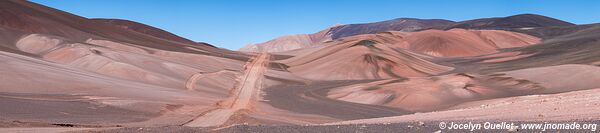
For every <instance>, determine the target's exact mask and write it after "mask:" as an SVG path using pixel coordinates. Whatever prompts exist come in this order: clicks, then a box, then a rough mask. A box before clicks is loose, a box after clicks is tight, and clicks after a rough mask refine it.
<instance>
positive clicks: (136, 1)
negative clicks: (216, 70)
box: [32, 0, 600, 50]
mask: <svg viewBox="0 0 600 133" xmlns="http://www.w3.org/2000/svg"><path fill="white" fill-rule="evenodd" d="M32 1H33V2H36V3H40V4H43V5H46V6H50V7H53V8H57V9H60V10H63V11H67V12H70V13H73V14H77V15H80V16H84V17H88V18H119V19H127V20H133V21H137V22H141V23H144V24H148V25H151V26H154V27H158V28H161V29H164V30H167V31H170V32H172V33H174V34H177V35H180V36H183V37H185V38H188V39H191V40H195V41H202V42H208V43H210V44H213V45H215V46H218V47H223V48H227V49H232V50H237V49H239V48H240V47H243V46H244V45H246V44H249V43H259V42H264V41H268V40H270V39H272V38H275V37H278V36H281V35H286V34H300V33H313V32H317V31H319V30H321V29H324V28H327V27H329V26H332V25H335V24H353V23H367V22H377V21H383V20H389V19H394V18H401V17H412V18H440V19H448V20H453V21H461V20H468V19H475V18H485V17H500V16H510V15H515V14H522V13H534V14H540V15H545V16H549V17H554V18H558V19H561V20H565V21H568V22H572V23H576V24H588V23H598V22H600V15H598V14H600V1H597V0H565V1H558V0H457V1H454V0H452V1H450V0H436V1H434V0H413V1H402V0H255V1H251V0H143V1H140V0H32Z"/></svg>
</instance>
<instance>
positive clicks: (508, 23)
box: [240, 14, 574, 52]
mask: <svg viewBox="0 0 600 133" xmlns="http://www.w3.org/2000/svg"><path fill="white" fill-rule="evenodd" d="M549 26H574V24H572V23H569V22H565V21H562V20H558V19H554V18H550V17H546V16H541V15H535V14H520V15H514V16H508V17H497V18H482V19H474V20H467V21H461V22H454V21H450V20H443V19H415V18H398V19H393V20H388V21H382V22H375V23H365V24H348V25H341V26H334V27H330V28H327V29H325V30H322V31H320V32H318V33H315V34H303V35H287V36H283V37H279V38H275V39H273V40H271V41H267V42H264V43H258V44H250V45H248V46H246V47H244V48H241V49H240V51H249V52H281V51H287V50H293V49H298V48H303V47H308V46H310V45H312V44H316V43H320V42H324V41H326V40H335V39H339V38H343V37H348V36H354V35H361V34H373V33H379V32H384V31H403V32H412V31H420V30H427V29H441V30H450V29H454V28H461V29H486V30H512V29H515V30H516V31H517V32H518V31H522V32H523V33H526V34H527V33H531V32H527V31H524V30H523V29H522V28H525V29H527V28H536V27H549ZM519 29H520V30H519ZM531 35H534V36H536V35H538V34H531ZM300 36H316V37H315V38H320V39H305V37H300Z"/></svg>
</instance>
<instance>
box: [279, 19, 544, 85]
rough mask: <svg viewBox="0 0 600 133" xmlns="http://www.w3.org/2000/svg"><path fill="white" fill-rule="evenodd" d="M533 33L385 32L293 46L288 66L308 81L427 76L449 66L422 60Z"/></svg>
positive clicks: (490, 49)
mask: <svg viewBox="0 0 600 133" xmlns="http://www.w3.org/2000/svg"><path fill="white" fill-rule="evenodd" d="M538 42H539V39H538V38H536V37H533V36H529V35H525V34H521V33H514V32H508V31H497V30H464V29H452V30H447V31H442V30H424V31H418V32H399V31H389V32H383V33H379V34H366V35H357V36H352V37H346V38H342V39H338V40H334V41H330V42H326V43H323V44H321V45H324V46H318V47H316V48H307V49H304V50H303V49H301V50H295V51H293V52H295V53H296V55H295V57H293V58H290V59H286V60H283V61H282V63H284V64H286V65H288V66H289V68H288V70H289V71H290V72H292V73H295V74H297V75H299V76H302V77H306V78H311V79H329V80H342V79H381V78H393V77H415V76H428V75H435V74H438V73H442V72H445V71H448V70H451V68H449V67H445V66H442V65H437V64H435V63H432V62H429V61H427V60H426V59H431V58H432V57H464V56H475V55H483V54H490V53H495V52H498V50H497V49H500V48H513V47H521V46H527V45H531V44H535V43H538Z"/></svg>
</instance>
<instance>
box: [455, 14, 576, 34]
mask: <svg viewBox="0 0 600 133" xmlns="http://www.w3.org/2000/svg"><path fill="white" fill-rule="evenodd" d="M572 25H575V24H572V23H569V22H565V21H562V20H558V19H555V18H550V17H546V16H541V15H536V14H520V15H514V16H508V17H497V18H483V19H474V20H467V21H461V22H457V23H455V24H452V25H449V26H445V27H444V29H454V28H462V29H502V30H506V29H512V28H534V27H548V26H572Z"/></svg>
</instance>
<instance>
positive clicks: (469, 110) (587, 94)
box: [326, 89, 600, 125]
mask: <svg viewBox="0 0 600 133" xmlns="http://www.w3.org/2000/svg"><path fill="white" fill-rule="evenodd" d="M598 105H600V89H592V90H582V91H573V92H565V93H559V94H549V95H529V96H519V97H510V98H499V99H491V100H484V101H475V102H467V103H463V104H460V105H457V106H456V107H454V109H451V110H447V111H438V112H429V113H416V114H412V115H404V116H395V117H383V118H374V119H363V120H352V121H343V122H335V123H329V124H326V125H338V124H374V123H399V122H412V121H439V120H505V121H569V120H582V121H590V120H598V119H600V114H598V112H599V111H600V110H599V108H598Z"/></svg>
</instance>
